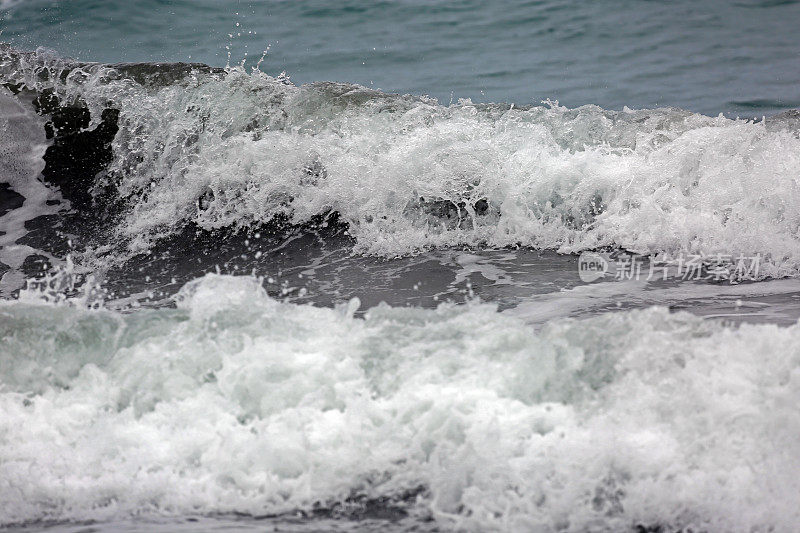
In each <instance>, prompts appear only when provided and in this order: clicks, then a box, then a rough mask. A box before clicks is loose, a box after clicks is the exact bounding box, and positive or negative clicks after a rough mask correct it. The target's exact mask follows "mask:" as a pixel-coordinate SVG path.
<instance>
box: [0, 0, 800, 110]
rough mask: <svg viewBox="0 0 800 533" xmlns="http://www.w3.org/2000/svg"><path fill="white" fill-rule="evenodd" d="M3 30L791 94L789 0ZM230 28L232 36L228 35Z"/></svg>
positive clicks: (430, 7) (22, 13)
mask: <svg viewBox="0 0 800 533" xmlns="http://www.w3.org/2000/svg"><path fill="white" fill-rule="evenodd" d="M5 5H6V7H5V9H4V14H3V15H2V19H0V29H2V30H3V33H2V40H6V41H10V42H11V43H13V44H14V45H16V46H17V47H22V48H28V49H33V48H36V47H39V46H45V47H49V48H52V49H55V50H56V51H58V52H59V53H61V54H67V55H72V56H75V57H78V58H80V59H82V60H91V61H102V62H118V61H199V62H204V63H208V64H212V65H224V64H225V63H226V61H227V52H228V50H227V47H230V53H231V61H232V62H239V61H241V60H242V59H243V58H244V57H245V54H247V57H248V58H249V62H250V63H251V64H253V63H255V62H256V61H257V60H258V58H259V57H260V56H261V54H262V52H263V51H264V50H265V49H267V48H268V49H269V53H268V55H267V56H266V58H265V60H264V62H263V64H262V70H264V71H265V72H268V73H270V74H273V75H277V74H278V73H280V72H282V71H285V72H286V73H287V74H288V75H289V76H290V77H291V79H292V80H293V81H295V82H297V83H306V82H312V81H323V80H325V81H344V82H351V83H359V84H362V85H365V86H367V87H373V88H380V89H383V90H385V91H388V92H401V93H411V94H416V95H422V94H428V95H431V96H434V97H436V98H438V99H439V100H440V101H441V102H443V103H445V104H446V103H448V102H449V101H450V100H451V98H454V99H458V98H471V99H472V100H473V101H475V102H490V101H491V102H509V103H515V104H518V105H519V104H530V103H539V102H540V101H541V100H545V99H553V100H558V101H559V102H560V103H561V104H562V105H566V106H568V107H576V106H579V105H584V104H597V105H599V106H601V107H603V108H607V109H618V110H620V109H622V108H623V107H624V106H628V107H631V108H642V107H647V108H653V107H659V106H677V107H681V108H684V109H689V110H691V111H696V112H701V113H705V114H718V113H720V112H722V113H726V114H727V115H730V116H737V115H741V116H755V117H760V116H761V115H763V114H771V113H774V112H776V111H780V110H783V109H787V108H792V107H797V106H800V45H798V40H797V26H798V23H800V4H798V3H797V2H792V1H756V0H745V1H740V2H733V1H719V2H693V1H687V0H679V1H671V2H649V1H641V0H605V1H599V2H566V1H563V0H542V1H520V0H517V1H501V2H477V1H460V2H425V1H419V0H398V1H389V2H386V1H379V2H372V1H367V0H355V1H354V0H347V1H343V2H322V1H318V0H315V1H309V2H291V1H262V2H244V1H239V2H222V1H216V0H191V1H187V0H180V1H173V2H165V1H154V0H145V1H137V2H99V1H87V0H72V1H62V2H53V1H48V0H22V1H13V2H5ZM229 35H232V37H229Z"/></svg>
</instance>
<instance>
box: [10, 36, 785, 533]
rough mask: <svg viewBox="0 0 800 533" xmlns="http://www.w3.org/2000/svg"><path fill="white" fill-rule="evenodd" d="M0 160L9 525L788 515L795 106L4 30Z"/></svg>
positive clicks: (693, 519) (506, 525)
mask: <svg viewBox="0 0 800 533" xmlns="http://www.w3.org/2000/svg"><path fill="white" fill-rule="evenodd" d="M0 155H2V160H1V161H0V528H7V529H8V530H10V531H80V530H85V528H86V527H90V528H94V530H100V531H116V530H122V531H149V532H152V531H175V530H185V531H195V530H203V531H212V530H214V531H216V530H234V529H243V530H251V529H252V530H256V529H259V530H261V529H264V528H266V527H274V528H276V529H277V530H286V531H315V530H326V531H327V530H340V531H374V530H387V531H451V530H452V531H574V532H580V531H598V532H600V531H637V532H643V531H648V532H656V531H708V532H711V531H748V532H762V531H763V532H767V531H791V530H793V529H794V528H795V526H796V524H797V523H799V522H800V507H798V505H797V495H798V494H800V481H798V480H800V444H798V443H800V439H798V436H799V435H800V419H798V417H797V416H796V415H797V408H796V406H797V403H798V401H800V325H798V322H797V320H798V317H800V281H799V280H798V277H799V276H798V275H799V274H800V207H799V206H800V187H799V186H798V176H799V175H800V114H798V112H797V111H796V110H789V111H783V112H780V113H772V114H770V115H769V116H764V117H761V118H745V119H742V118H730V117H727V116H725V115H723V114H719V115H715V116H709V115H705V114H700V113H695V112H691V111H686V110H683V109H678V108H673V107H661V108H653V109H648V108H641V109H638V108H637V109H630V108H627V107H624V108H622V109H619V110H611V109H604V108H602V107H599V106H596V105H583V106H578V107H572V108H570V107H567V106H563V105H560V104H559V103H558V102H556V101H555V100H552V101H550V100H547V101H544V102H540V103H536V104H534V105H517V104H510V103H508V104H505V103H481V102H473V101H472V100H469V99H456V100H454V101H453V102H450V103H449V104H444V103H442V102H440V101H439V100H437V99H435V98H431V97H427V96H415V95H410V94H405V95H403V94H394V93H391V92H386V91H380V90H377V89H374V88H368V87H365V86H362V85H357V84H352V83H343V82H332V81H317V82H312V83H307V84H300V83H295V82H293V81H292V80H291V79H290V78H289V77H287V76H286V75H277V76H271V75H269V74H267V73H265V72H262V70H261V69H260V68H259V67H257V66H256V67H254V66H247V65H246V64H245V63H242V64H238V65H234V66H231V65H228V66H226V67H214V66H208V65H205V64H200V63H155V62H148V63H96V62H87V61H79V60H75V59H71V58H68V57H65V56H63V55H60V54H59V53H58V52H55V51H52V50H48V49H45V48H40V49H37V50H35V51H25V50H21V49H18V48H16V47H14V46H12V45H9V44H0ZM583 252H592V253H597V254H605V255H604V257H610V258H615V259H618V258H619V257H625V256H629V255H630V254H633V255H634V256H635V257H638V258H641V260H642V261H644V264H645V265H646V266H645V269H647V265H650V266H652V265H654V264H656V263H657V264H659V265H669V266H673V267H674V266H675V264H676V262H681V261H683V259H684V258H687V257H700V258H702V260H703V263H702V264H703V270H702V271H701V273H703V274H705V276H704V277H703V279H691V280H689V279H679V278H674V277H673V278H670V279H649V278H648V279H644V278H643V277H642V278H636V279H624V278H623V279H614V278H613V277H612V276H607V277H605V278H603V279H600V280H598V281H595V282H592V283H586V282H584V281H583V280H581V278H580V277H579V271H578V268H579V265H578V256H579V254H581V253H583ZM737 257H748V258H753V257H755V258H758V260H759V263H758V267H759V268H758V269H757V270H756V271H754V272H750V273H749V274H750V275H749V276H747V277H742V276H739V275H738V274H737V271H736V269H735V268H734V266H735V264H736V258H737ZM712 272H714V273H716V274H718V275H717V276H711V274H710V273H712ZM720 273H721V275H720Z"/></svg>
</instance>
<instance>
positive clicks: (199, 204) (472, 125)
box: [0, 46, 800, 277]
mask: <svg viewBox="0 0 800 533" xmlns="http://www.w3.org/2000/svg"><path fill="white" fill-rule="evenodd" d="M0 81H2V82H3V83H4V84H5V85H7V86H10V87H12V88H14V90H17V91H20V90H27V91H36V92H37V93H38V94H40V95H46V96H47V98H46V99H43V100H42V102H49V104H46V103H42V104H41V105H42V112H44V113H46V112H52V110H53V109H63V108H70V107H72V108H76V107H79V108H85V109H88V111H89V114H90V117H89V119H88V120H87V124H86V125H85V130H86V131H91V130H96V129H97V128H101V127H103V126H104V125H105V127H107V129H108V128H111V130H110V131H111V132H112V134H111V135H110V136H109V137H108V139H109V143H110V144H109V146H108V148H110V150H111V156H110V157H109V161H108V163H107V164H104V166H102V169H101V171H100V172H99V173H97V174H96V175H94V174H92V175H91V176H90V177H89V179H88V185H87V186H86V187H85V189H86V190H84V191H83V194H87V195H88V194H91V199H92V202H93V203H94V205H95V206H99V207H100V208H101V210H104V212H106V213H108V214H109V216H110V217H112V218H113V220H114V226H113V227H114V229H113V239H114V242H115V243H116V245H118V246H122V247H123V248H124V249H126V250H127V251H128V252H134V253H136V252H141V251H146V250H148V249H149V248H150V247H151V246H152V245H153V243H155V242H157V241H158V240H159V239H161V238H163V237H165V236H169V235H173V234H175V233H176V232H178V231H180V230H181V229H183V228H185V227H187V226H189V225H191V226H196V227H197V228H200V229H202V230H207V231H214V230H219V229H223V228H224V229H232V230H243V229H244V230H252V229H253V228H256V227H258V226H259V225H263V224H267V223H271V222H274V221H282V222H284V223H290V224H304V223H308V222H310V221H314V220H320V219H321V218H322V219H324V217H327V216H330V215H331V214H334V213H335V214H336V220H338V221H339V222H342V223H344V224H346V225H347V228H348V231H349V233H350V234H351V235H352V237H353V238H354V239H355V243H356V244H355V249H356V251H357V252H360V253H365V254H374V255H381V256H396V255H402V254H408V253H414V252H416V251H419V250H422V249H425V248H431V247H447V246H492V247H501V246H517V245H521V246H530V247H535V248H541V249H553V250H557V251H559V252H566V253H574V252H580V251H582V250H588V249H626V250H628V251H633V252H636V253H642V254H647V255H654V256H659V257H662V258H669V257H674V256H677V255H679V254H702V255H706V256H715V255H716V254H722V255H723V256H736V255H738V254H745V255H748V256H753V255H756V254H758V255H760V256H761V260H762V263H761V265H762V266H761V275H762V277H780V276H787V275H789V276H794V275H796V274H797V273H798V272H800V187H799V186H798V176H799V175H800V137H799V136H798V127H797V117H796V116H795V115H796V114H792V112H789V113H786V114H783V115H779V116H776V117H772V118H770V119H767V120H763V121H759V122H753V121H745V120H731V119H728V118H724V117H722V116H719V117H708V116H704V115H700V114H695V113H691V112H688V111H682V110H678V109H652V110H629V109H627V108H626V109H624V110H622V111H610V110H604V109H601V108H599V107H596V106H584V107H580V108H577V109H567V108H565V107H561V106H559V105H558V104H557V103H555V102H548V103H547V104H546V105H542V106H526V107H517V106H514V105H507V104H481V105H477V104H472V103H471V102H470V101H466V100H462V101H460V102H458V103H457V104H453V105H450V106H443V105H440V104H439V103H438V102H437V101H435V100H433V99H429V98H424V97H413V96H409V95H405V96H401V95H393V94H385V93H382V92H378V91H374V90H371V89H367V88H364V87H360V86H355V85H348V84H342V83H332V82H320V83H312V84H309V85H303V86H296V85H294V84H292V83H291V82H290V81H289V80H288V79H287V78H286V77H285V76H279V77H272V76H269V75H267V74H264V73H262V72H260V71H258V70H257V69H252V70H251V71H250V72H247V71H246V70H245V68H244V67H242V66H236V67H229V68H227V69H213V68H210V67H206V66H203V65H189V64H172V65H158V64H128V65H99V64H85V63H76V62H74V61H71V60H68V59H64V58H60V57H58V56H56V55H55V54H53V53H51V52H48V51H44V50H39V51H37V52H35V53H23V52H19V51H17V50H14V49H12V48H10V47H8V46H5V47H3V48H2V49H0ZM48 105H49V106H50V107H48ZM48 110H49V111H48ZM113 128H116V130H114V129H113ZM114 131H115V133H114ZM55 135H56V138H58V131H56V132H55ZM62 188H63V187H62ZM67 188H68V187H67Z"/></svg>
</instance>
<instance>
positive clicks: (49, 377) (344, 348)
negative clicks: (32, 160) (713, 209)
mask: <svg viewBox="0 0 800 533" xmlns="http://www.w3.org/2000/svg"><path fill="white" fill-rule="evenodd" d="M35 296H36V294H35V293H33V292H31V291H28V292H27V293H24V294H23V297H22V298H21V300H22V301H14V302H11V301H2V302H0V316H2V320H0V337H1V338H3V339H4V342H3V343H2V344H0V363H1V365H2V366H0V369H2V370H1V371H2V382H3V387H2V389H1V390H0V409H2V412H3V417H0V516H2V517H3V521H4V522H3V524H4V525H8V524H10V523H25V522H28V521H31V520H37V521H40V520H108V519H119V518H121V517H125V516H152V515H157V516H164V515H185V514H187V513H189V514H190V513H202V514H207V515H214V514H218V513H246V514H251V515H255V516H260V515H269V514H280V513H286V512H294V511H297V510H312V509H315V508H318V507H320V506H327V507H330V506H331V505H334V504H335V502H343V501H346V500H351V501H352V500H353V499H355V500H358V499H359V498H362V499H381V501H384V502H386V501H388V502H395V503H394V504H393V505H396V506H397V507H398V508H399V509H402V512H403V513H408V514H411V515H414V516H418V517H424V516H428V517H431V518H433V519H434V520H436V522H437V523H439V524H440V525H443V526H444V525H449V526H452V527H456V528H460V529H467V530H474V531H488V530H506V531H511V530H514V531H520V530H538V529H542V530H569V531H587V530H592V531H601V530H602V531H606V530H608V531H621V530H625V529H628V528H633V527H634V526H636V525H642V526H644V527H650V526H655V525H658V526H660V527H662V528H666V529H667V530H689V529H691V530H693V531H734V530H736V531H773V530H789V529H791V528H792V527H793V526H794V524H796V523H797V522H798V520H800V515H799V514H798V508H797V505H796V495H797V493H798V491H800V485H798V480H800V476H798V472H800V463H798V457H800V449H798V441H797V434H798V431H800V427H798V423H797V417H796V405H797V403H798V401H800V371H799V370H798V369H799V368H800V359H798V354H800V329H799V327H798V326H792V327H788V328H779V327H777V326H773V325H743V326H742V327H741V328H738V329H730V328H727V327H725V326H723V325H722V324H720V323H717V322H707V321H703V320H702V319H701V318H698V317H694V316H692V315H689V314H685V313H678V314H671V313H669V312H668V311H667V310H666V309H664V308H651V309H649V310H644V311H625V312H620V313H613V314H607V315H604V316H600V317H595V318H591V319H586V320H573V319H565V320H558V321H554V322H551V323H549V324H547V325H545V326H544V327H543V328H542V330H541V331H539V332H535V331H534V330H533V329H532V328H530V327H529V326H528V325H526V324H525V323H524V322H523V321H521V320H519V319H516V318H513V317H509V316H506V315H503V314H500V313H497V312H496V308H495V307H494V306H493V305H489V304H481V303H473V304H471V305H466V306H455V305H442V306H440V307H439V308H438V309H435V310H425V309H418V308H392V307H389V306H387V305H380V306H378V307H375V308H372V309H370V310H369V311H368V312H367V314H366V318H365V319H364V320H361V319H354V318H353V313H354V311H355V310H356V309H357V308H358V306H359V304H358V302H357V301H356V300H353V301H351V302H350V304H348V305H343V306H340V307H339V308H336V309H330V308H316V307H312V306H310V305H296V304H288V303H281V302H278V301H276V300H273V299H271V298H269V297H268V296H267V295H266V294H265V292H264V289H263V288H262V287H261V284H260V283H259V281H258V280H256V279H254V278H234V277H227V276H218V275H213V274H209V275H207V276H205V277H203V278H200V279H197V280H195V281H192V282H190V283H189V284H187V285H186V286H184V288H183V289H182V290H181V291H180V293H179V294H178V295H177V297H176V300H177V301H178V308H177V309H160V310H143V311H139V312H136V313H131V314H118V313H115V312H111V311H106V310H91V309H86V308H85V307H81V306H80V305H66V304H64V303H63V302H62V303H61V304H60V305H55V304H52V303H42V302H39V301H36V298H35ZM409 495H410V496H409Z"/></svg>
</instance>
